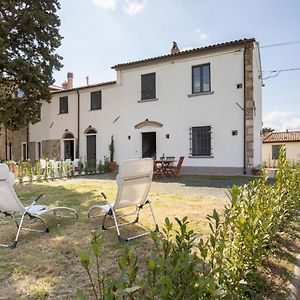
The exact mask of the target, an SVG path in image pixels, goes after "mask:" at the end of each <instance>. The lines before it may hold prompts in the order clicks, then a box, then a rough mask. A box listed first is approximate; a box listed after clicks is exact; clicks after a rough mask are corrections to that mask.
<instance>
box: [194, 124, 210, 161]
mask: <svg viewBox="0 0 300 300" xmlns="http://www.w3.org/2000/svg"><path fill="white" fill-rule="evenodd" d="M190 140H191V148H190V155H191V156H211V126H198V127H191V128H190Z"/></svg>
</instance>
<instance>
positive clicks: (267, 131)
mask: <svg viewBox="0 0 300 300" xmlns="http://www.w3.org/2000/svg"><path fill="white" fill-rule="evenodd" d="M273 131H274V129H273V128H271V127H264V128H263V129H262V133H263V134H267V133H271V132H273Z"/></svg>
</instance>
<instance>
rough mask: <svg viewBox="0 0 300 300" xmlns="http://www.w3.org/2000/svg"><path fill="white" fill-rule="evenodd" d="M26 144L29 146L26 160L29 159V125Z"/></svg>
mask: <svg viewBox="0 0 300 300" xmlns="http://www.w3.org/2000/svg"><path fill="white" fill-rule="evenodd" d="M26 144H27V157H26V159H28V158H29V124H28V125H27V128H26Z"/></svg>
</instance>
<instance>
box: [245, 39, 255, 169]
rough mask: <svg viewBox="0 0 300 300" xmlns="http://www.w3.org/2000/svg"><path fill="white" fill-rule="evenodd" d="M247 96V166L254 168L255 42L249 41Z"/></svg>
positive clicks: (246, 68) (246, 50) (246, 65)
mask: <svg viewBox="0 0 300 300" xmlns="http://www.w3.org/2000/svg"><path fill="white" fill-rule="evenodd" d="M245 96H246V99H245V100H246V108H245V113H246V133H245V134H246V168H253V156H254V153H253V151H254V149H253V141H254V132H253V121H254V120H253V119H254V101H253V43H247V44H246V49H245Z"/></svg>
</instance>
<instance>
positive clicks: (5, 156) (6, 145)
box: [5, 128, 8, 160]
mask: <svg viewBox="0 0 300 300" xmlns="http://www.w3.org/2000/svg"><path fill="white" fill-rule="evenodd" d="M7 156H8V155H7V128H5V160H8V158H7Z"/></svg>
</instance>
